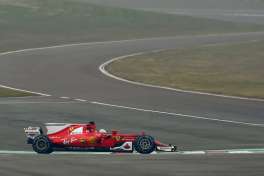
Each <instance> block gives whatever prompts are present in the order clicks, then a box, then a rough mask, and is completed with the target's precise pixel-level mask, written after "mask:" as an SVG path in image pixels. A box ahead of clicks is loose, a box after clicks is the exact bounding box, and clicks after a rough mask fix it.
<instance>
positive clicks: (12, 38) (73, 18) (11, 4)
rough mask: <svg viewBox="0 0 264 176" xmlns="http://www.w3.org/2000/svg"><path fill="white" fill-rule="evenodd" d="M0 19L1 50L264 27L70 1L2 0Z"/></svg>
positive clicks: (237, 30)
mask: <svg viewBox="0 0 264 176" xmlns="http://www.w3.org/2000/svg"><path fill="white" fill-rule="evenodd" d="M0 17H1V18H0V39H1V40H0V51H7V50H15V49H22V48H30V47H41V46H47V45H56V44H62V43H73V42H89V41H105V40H119V39H131V38H143V37H157V36H174V35H189V34H208V33H226V32H248V31H260V30H262V31H263V30H264V27H263V26H259V25H254V24H239V23H232V22H223V21H219V20H210V19H204V18H195V17H188V16H181V15H169V14H162V13H155V12H144V11H139V10H131V9H123V8H114V7H104V6H99V5H94V4H89V3H87V2H80V1H72V0H56V1H54V0H45V1H44V0H0Z"/></svg>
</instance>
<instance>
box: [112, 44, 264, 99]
mask: <svg viewBox="0 0 264 176" xmlns="http://www.w3.org/2000/svg"><path fill="white" fill-rule="evenodd" d="M263 68H264V41H258V42H249V43H240V44H228V45H216V46H204V47H197V48H189V49H175V50H169V51H163V52H159V53H151V54H145V55H141V56H136V57H129V58H127V59H123V60H119V61H116V62H114V63H112V64H110V65H109V66H107V70H108V71H110V72H111V73H113V74H115V75H117V76H120V77H123V78H125V79H128V80H133V81H139V82H143V83H149V84H155V85H162V86H167V87H173V88H180V89H186V90H195V91H202V92H210V93H217V94H227V95H235V96H244V97H254V98H264V79H263V78H264V69H263Z"/></svg>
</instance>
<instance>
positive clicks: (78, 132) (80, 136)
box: [48, 124, 138, 148]
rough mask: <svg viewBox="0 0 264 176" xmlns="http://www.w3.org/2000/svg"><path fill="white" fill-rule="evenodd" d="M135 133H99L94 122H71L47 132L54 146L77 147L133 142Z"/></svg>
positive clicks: (109, 146)
mask: <svg viewBox="0 0 264 176" xmlns="http://www.w3.org/2000/svg"><path fill="white" fill-rule="evenodd" d="M137 136H138V135H137V134H119V133H118V132H117V131H112V133H101V132H99V131H97V130H96V126H95V124H73V125H70V126H69V127H66V128H65V129H63V130H61V131H58V132H56V133H52V134H48V138H49V140H50V141H51V143H52V144H53V145H55V146H64V147H78V148H90V147H91V148H92V147H95V148H113V147H115V146H116V145H117V144H118V143H124V142H133V141H134V140H135V139H136V138H137Z"/></svg>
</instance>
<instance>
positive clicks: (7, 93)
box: [0, 88, 35, 97]
mask: <svg viewBox="0 0 264 176" xmlns="http://www.w3.org/2000/svg"><path fill="white" fill-rule="evenodd" d="M26 96H35V94H31V93H26V92H21V91H15V90H11V89H6V88H0V97H26Z"/></svg>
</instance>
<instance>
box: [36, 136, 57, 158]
mask: <svg viewBox="0 0 264 176" xmlns="http://www.w3.org/2000/svg"><path fill="white" fill-rule="evenodd" d="M32 147H33V150H34V151H35V152H37V153H41V154H49V153H51V152H53V149H52V144H51V142H50V140H49V139H48V137H47V136H44V135H39V136H37V137H36V138H35V139H34V141H33V144H32Z"/></svg>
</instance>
